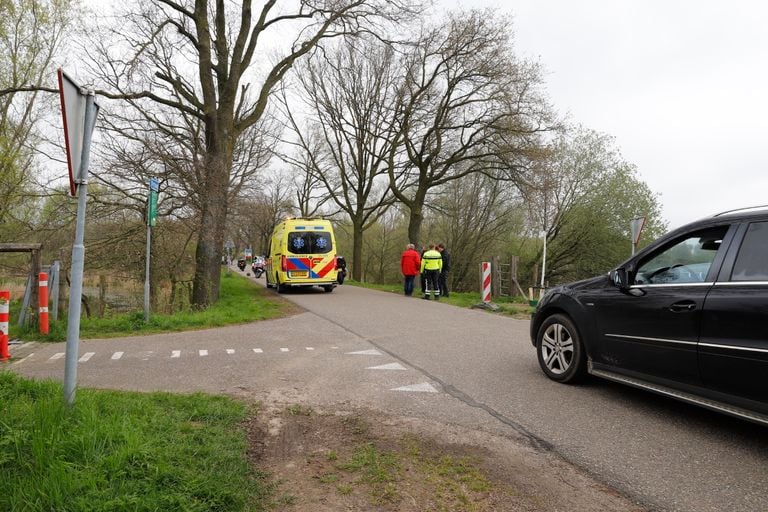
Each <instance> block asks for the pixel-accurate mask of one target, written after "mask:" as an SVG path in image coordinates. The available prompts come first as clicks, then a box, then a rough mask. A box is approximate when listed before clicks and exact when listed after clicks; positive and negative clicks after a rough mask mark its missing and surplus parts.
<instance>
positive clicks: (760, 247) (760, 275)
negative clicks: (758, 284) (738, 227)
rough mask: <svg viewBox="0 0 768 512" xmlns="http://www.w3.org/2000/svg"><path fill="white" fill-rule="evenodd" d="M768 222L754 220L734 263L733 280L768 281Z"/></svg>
mask: <svg viewBox="0 0 768 512" xmlns="http://www.w3.org/2000/svg"><path fill="white" fill-rule="evenodd" d="M766 255H768V222H753V223H752V224H750V225H749V228H748V229H747V234H746V235H744V241H743V242H742V244H741V247H740V248H739V255H738V256H737V257H736V262H735V263H734V264H733V272H732V273H731V281H768V258H767V257H766Z"/></svg>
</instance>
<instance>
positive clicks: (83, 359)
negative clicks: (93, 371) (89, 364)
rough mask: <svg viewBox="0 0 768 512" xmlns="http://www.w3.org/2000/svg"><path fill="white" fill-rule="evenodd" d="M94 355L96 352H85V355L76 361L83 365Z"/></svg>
mask: <svg viewBox="0 0 768 512" xmlns="http://www.w3.org/2000/svg"><path fill="white" fill-rule="evenodd" d="M94 355H96V352H86V353H85V354H83V357H81V358H80V359H78V361H80V362H81V363H85V362H86V361H88V360H89V359H90V358H92V357H93V356H94Z"/></svg>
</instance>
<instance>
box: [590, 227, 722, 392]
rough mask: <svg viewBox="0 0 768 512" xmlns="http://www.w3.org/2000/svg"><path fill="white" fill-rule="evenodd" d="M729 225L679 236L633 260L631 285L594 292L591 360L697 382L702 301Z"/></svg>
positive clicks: (653, 375)
mask: <svg viewBox="0 0 768 512" xmlns="http://www.w3.org/2000/svg"><path fill="white" fill-rule="evenodd" d="M728 228H729V226H728V225H723V226H715V227H708V228H705V229H699V230H695V231H692V232H689V233H686V234H683V235H680V236H678V237H675V238H674V239H672V240H670V241H669V242H668V243H665V244H663V245H662V246H661V247H659V248H658V249H656V250H654V251H652V252H650V253H648V254H644V255H641V256H639V258H638V259H637V260H636V261H635V262H633V263H632V265H633V266H634V267H635V268H636V271H635V272H634V273H633V277H632V281H631V282H630V283H629V284H630V287H629V288H628V289H620V288H618V287H613V286H611V287H607V288H605V289H604V290H603V291H602V293H601V294H600V296H597V297H595V300H594V301H592V306H591V307H594V308H595V313H596V320H597V330H598V339H599V342H598V343H599V347H598V351H597V354H593V359H594V360H595V361H597V362H598V363H602V364H604V365H607V366H610V367H612V368H613V369H614V370H618V371H622V372H624V373H628V374H642V376H643V377H644V378H652V379H656V380H671V381H676V382H683V383H688V384H694V385H695V384H699V383H700V375H699V370H698V363H697V343H698V338H699V329H700V324H701V312H702V306H703V305H704V300H705V298H706V296H707V293H708V292H709V290H710V289H711V288H712V286H713V281H714V277H715V276H716V275H717V270H718V269H719V265H720V264H721V263H722V259H723V252H724V251H721V246H722V245H723V239H724V237H725V235H726V233H727V232H728ZM588 306H589V304H588Z"/></svg>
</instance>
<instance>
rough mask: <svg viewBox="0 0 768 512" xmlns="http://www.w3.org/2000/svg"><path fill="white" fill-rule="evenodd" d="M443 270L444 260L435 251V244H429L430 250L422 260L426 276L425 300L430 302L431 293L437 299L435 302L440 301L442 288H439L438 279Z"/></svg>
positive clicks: (422, 267)
mask: <svg viewBox="0 0 768 512" xmlns="http://www.w3.org/2000/svg"><path fill="white" fill-rule="evenodd" d="M442 268H443V258H442V257H441V256H440V253H439V252H438V251H436V250H435V245H434V244H429V249H428V250H427V251H426V252H425V253H424V256H423V257H422V258H421V272H422V273H423V274H424V277H425V281H426V283H424V285H425V288H424V297H423V298H424V299H427V300H429V292H430V290H431V291H432V294H433V295H434V297H435V300H440V288H439V287H438V279H439V278H440V269H442Z"/></svg>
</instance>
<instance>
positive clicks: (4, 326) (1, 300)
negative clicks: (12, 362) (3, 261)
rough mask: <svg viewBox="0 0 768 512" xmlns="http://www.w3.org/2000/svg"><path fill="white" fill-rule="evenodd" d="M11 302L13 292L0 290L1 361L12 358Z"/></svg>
mask: <svg viewBox="0 0 768 512" xmlns="http://www.w3.org/2000/svg"><path fill="white" fill-rule="evenodd" d="M10 302H11V292H9V291H8V290H0V361H7V360H9V359H10V358H11V354H9V353H8V307H9V306H10Z"/></svg>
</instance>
